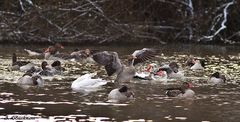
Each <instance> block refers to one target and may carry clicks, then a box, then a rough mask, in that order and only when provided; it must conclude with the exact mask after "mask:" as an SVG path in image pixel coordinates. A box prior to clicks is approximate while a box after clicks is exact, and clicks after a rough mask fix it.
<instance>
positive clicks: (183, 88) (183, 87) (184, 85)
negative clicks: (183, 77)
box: [181, 82, 193, 90]
mask: <svg viewBox="0 0 240 122" xmlns="http://www.w3.org/2000/svg"><path fill="white" fill-rule="evenodd" d="M192 87H193V86H192V84H191V83H189V82H183V84H182V86H181V89H182V90H185V89H190V88H192Z"/></svg>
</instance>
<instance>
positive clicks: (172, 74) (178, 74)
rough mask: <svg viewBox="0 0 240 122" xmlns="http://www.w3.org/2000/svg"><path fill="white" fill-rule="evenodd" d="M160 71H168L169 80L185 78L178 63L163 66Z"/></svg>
mask: <svg viewBox="0 0 240 122" xmlns="http://www.w3.org/2000/svg"><path fill="white" fill-rule="evenodd" d="M159 71H166V72H167V77H168V78H170V79H171V78H177V79H178V78H184V73H183V71H179V65H178V64H177V63H176V62H171V63H169V65H166V64H165V65H163V66H161V67H160V68H159V70H158V72H159Z"/></svg>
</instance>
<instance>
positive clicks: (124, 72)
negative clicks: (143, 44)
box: [93, 48, 156, 83]
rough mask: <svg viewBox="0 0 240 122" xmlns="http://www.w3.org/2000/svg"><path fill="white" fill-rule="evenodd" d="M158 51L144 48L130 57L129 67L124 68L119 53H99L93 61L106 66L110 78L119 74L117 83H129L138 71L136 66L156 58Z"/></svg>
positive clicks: (94, 56)
mask: <svg viewBox="0 0 240 122" xmlns="http://www.w3.org/2000/svg"><path fill="white" fill-rule="evenodd" d="M155 54H156V50H154V49H149V48H143V49H142V50H136V51H134V52H133V53H132V54H131V55H130V56H129V57H128V63H129V64H128V66H124V65H123V64H122V63H121V61H120V59H119V57H118V53H117V52H108V51H103V52H98V53H95V54H94V55H93V59H94V60H95V61H96V62H97V63H99V64H101V65H104V66H105V70H106V71H107V74H108V76H112V75H113V74H114V73H115V74H117V77H116V79H115V82H116V83H122V82H129V81H130V80H131V79H132V78H133V77H134V75H135V73H136V71H135V68H134V65H136V64H138V63H141V62H144V61H146V60H148V59H151V58H153V57H154V56H155Z"/></svg>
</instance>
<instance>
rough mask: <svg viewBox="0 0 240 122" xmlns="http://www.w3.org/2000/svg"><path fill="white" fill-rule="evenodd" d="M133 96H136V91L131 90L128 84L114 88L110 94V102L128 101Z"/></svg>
mask: <svg viewBox="0 0 240 122" xmlns="http://www.w3.org/2000/svg"><path fill="white" fill-rule="evenodd" d="M133 98H134V93H133V92H132V91H130V90H129V88H128V87H127V86H126V85H123V86H122V87H121V88H116V89H113V90H112V91H111V92H110V93H109V94H108V100H109V102H120V101H126V100H129V99H133Z"/></svg>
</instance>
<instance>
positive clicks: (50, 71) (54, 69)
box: [39, 60, 65, 76]
mask: <svg viewBox="0 0 240 122" xmlns="http://www.w3.org/2000/svg"><path fill="white" fill-rule="evenodd" d="M41 67H42V71H41V72H39V74H40V75H41V76H53V75H56V74H62V72H63V71H65V69H64V68H63V67H62V66H61V62H60V61H58V60H56V61H54V62H53V63H52V64H51V66H49V65H48V63H47V62H46V61H43V62H42V64H41Z"/></svg>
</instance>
